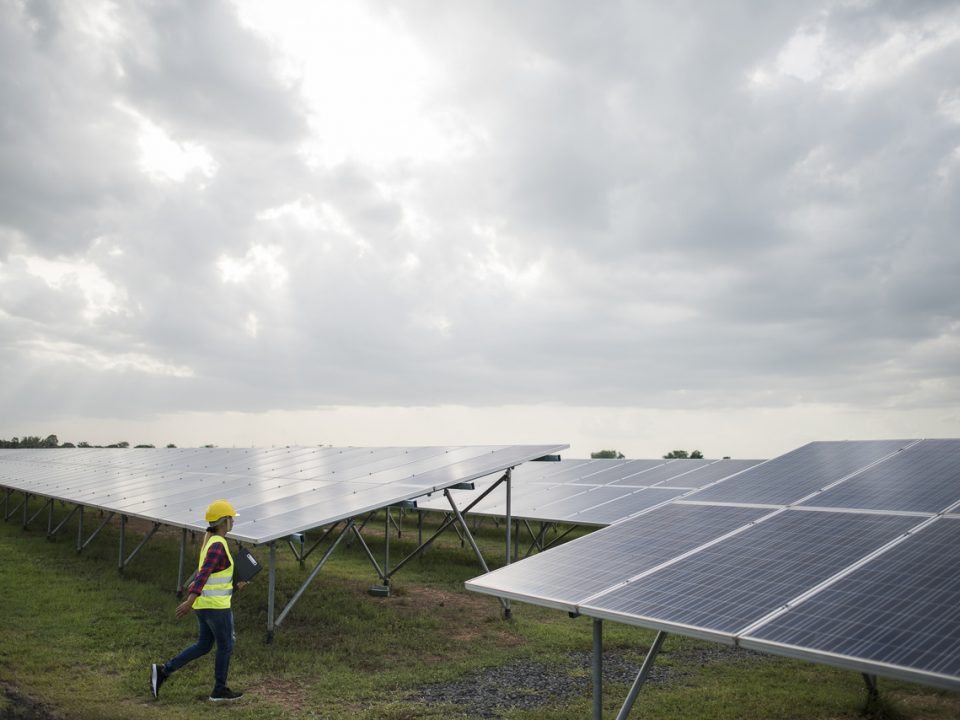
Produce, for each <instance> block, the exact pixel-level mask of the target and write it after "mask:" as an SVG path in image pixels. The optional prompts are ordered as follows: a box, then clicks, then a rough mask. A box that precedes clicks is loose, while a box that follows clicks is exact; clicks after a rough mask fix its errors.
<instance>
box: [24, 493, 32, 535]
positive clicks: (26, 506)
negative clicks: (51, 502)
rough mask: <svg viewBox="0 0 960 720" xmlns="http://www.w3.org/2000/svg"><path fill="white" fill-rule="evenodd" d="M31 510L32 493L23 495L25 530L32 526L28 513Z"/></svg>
mask: <svg viewBox="0 0 960 720" xmlns="http://www.w3.org/2000/svg"><path fill="white" fill-rule="evenodd" d="M29 509H30V493H24V494H23V529H24V530H26V529H27V525H29V524H30V521H29V520H27V513H28V511H29Z"/></svg>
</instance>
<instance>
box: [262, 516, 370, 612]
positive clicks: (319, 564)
mask: <svg viewBox="0 0 960 720" xmlns="http://www.w3.org/2000/svg"><path fill="white" fill-rule="evenodd" d="M351 527H353V518H350V519H349V520H347V524H346V525H345V526H344V528H343V530H341V531H340V534H339V535H337V539H336V540H334V541H333V544H331V545H330V547H329V548H327V551H326V552H325V553H324V554H323V557H322V558H320V560H319V561H318V562H317V565H316V567H314V568H313V570H312V571H311V572H310V575H309V576H308V577H307V579H306V580H304V581H303V584H302V585H301V586H300V589H299V590H297V592H295V593H294V595H293V597H292V598H290V600H289V601H288V602H287V605H286V607H284V608H283V610H282V611H281V612H280V615H279V616H278V617H277V619H276V620H275V621H274V622H273V627H274V628H276V627H279V626H280V623H282V622H283V619H284V618H285V617H286V616H287V613H289V612H290V610H291V609H292V608H293V606H294V605H296V603H297V601H298V600H299V599H300V596H301V595H303V593H304V592H305V591H306V589H307V587H308V586H309V585H310V583H312V582H313V579H314V578H315V577H316V576H317V574H318V573H319V572H320V570H321V568H323V566H324V565H325V564H326V562H327V560H329V559H330V556H331V555H333V551H334V550H336V549H337V546H338V545H339V544H340V541H341V540H343V539H344V538H345V537H346V536H347V531H348V530H349V529H350V528H351ZM272 562H273V559H272V558H271V565H272ZM271 630H272V629H271Z"/></svg>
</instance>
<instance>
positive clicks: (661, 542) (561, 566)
mask: <svg viewBox="0 0 960 720" xmlns="http://www.w3.org/2000/svg"><path fill="white" fill-rule="evenodd" d="M765 512H766V511H764V510H760V509H757V508H742V507H711V506H705V505H670V506H667V507H664V508H661V509H660V510H659V511H657V512H654V513H650V514H648V515H643V516H640V517H638V518H636V519H634V520H632V521H630V522H626V523H621V524H619V525H613V526H611V527H608V528H606V529H604V530H600V531H598V532H595V533H592V534H590V535H587V536H586V537H583V538H580V539H579V540H575V541H573V542H571V543H567V544H565V545H560V546H559V547H556V548H553V549H550V550H548V551H546V552H544V553H540V554H539V555H534V556H532V557H530V558H527V559H526V560H523V561H522V562H519V563H515V564H513V565H508V566H506V567H503V568H500V569H499V570H495V571H494V572H492V573H490V574H488V575H483V576H481V577H479V578H474V579H473V580H471V581H469V582H468V583H467V588H468V589H470V590H476V591H478V592H491V593H492V594H501V591H505V590H506V591H507V593H508V594H507V595H506V596H507V597H512V598H514V599H518V600H529V599H531V598H535V599H536V600H537V601H538V604H546V605H550V606H554V607H562V608H563V609H566V610H573V609H574V608H575V606H576V605H577V604H579V603H580V602H582V601H584V600H585V599H586V598H588V597H590V596H591V595H594V594H595V593H597V592H600V591H602V590H606V589H608V588H610V587H612V586H613V585H616V584H617V583H619V582H621V581H623V580H624V579H625V578H629V577H632V576H634V575H636V574H639V573H641V572H643V571H645V570H649V569H650V568H652V567H655V566H656V565H659V564H660V563H662V562H664V561H666V560H669V559H671V558H673V557H675V556H676V555H678V554H680V553H683V552H686V551H687V550H692V549H693V548H695V547H697V546H699V545H702V544H703V543H706V542H709V541H711V540H714V539H716V538H718V537H720V536H722V535H724V534H726V533H728V532H730V531H732V530H735V529H737V528H739V527H742V526H744V525H746V524H748V523H750V522H753V521H754V520H756V519H757V518H759V517H761V516H762V515H763V514H764V513H765ZM540 601H543V602H542V603H540Z"/></svg>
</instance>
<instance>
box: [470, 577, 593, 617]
mask: <svg viewBox="0 0 960 720" xmlns="http://www.w3.org/2000/svg"><path fill="white" fill-rule="evenodd" d="M507 567H510V566H509V565H508V566H507ZM494 572H496V571H494ZM490 574H492V573H487V575H490ZM487 575H481V576H479V577H476V578H473V579H472V580H467V581H466V582H465V583H464V584H463V586H464V588H466V589H467V590H469V591H471V592H475V593H480V594H481V595H489V596H491V597H496V598H502V599H504V600H514V601H516V602H522V603H528V604H530V605H539V606H543V607H548V608H552V609H554V610H563V611H564V612H569V613H576V612H577V605H576V603H571V602H568V601H566V600H560V599H558V598H554V597H546V596H540V595H537V596H533V595H529V594H526V593H518V592H512V591H509V590H501V589H498V588H492V587H489V586H487V585H483V584H480V581H481V580H482V579H483V578H485V577H487ZM534 597H535V599H536V602H533V600H532V598H534Z"/></svg>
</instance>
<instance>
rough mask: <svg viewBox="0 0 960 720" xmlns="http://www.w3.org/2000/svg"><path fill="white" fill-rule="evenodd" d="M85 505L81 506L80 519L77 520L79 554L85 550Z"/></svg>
mask: <svg viewBox="0 0 960 720" xmlns="http://www.w3.org/2000/svg"><path fill="white" fill-rule="evenodd" d="M83 511H84V507H83V505H81V506H80V517H78V518H77V552H78V553H79V552H80V551H81V550H83Z"/></svg>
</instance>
